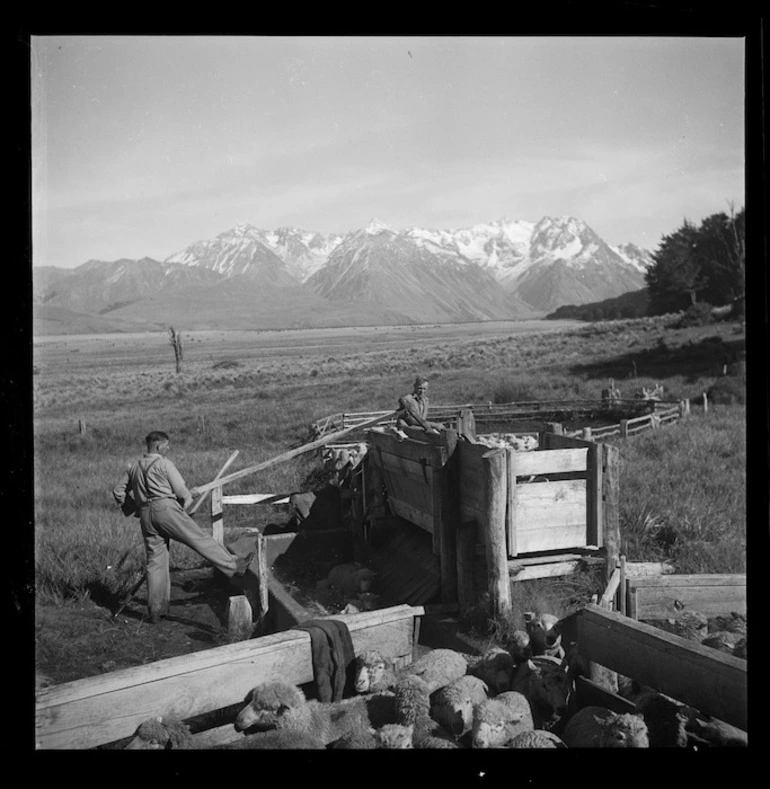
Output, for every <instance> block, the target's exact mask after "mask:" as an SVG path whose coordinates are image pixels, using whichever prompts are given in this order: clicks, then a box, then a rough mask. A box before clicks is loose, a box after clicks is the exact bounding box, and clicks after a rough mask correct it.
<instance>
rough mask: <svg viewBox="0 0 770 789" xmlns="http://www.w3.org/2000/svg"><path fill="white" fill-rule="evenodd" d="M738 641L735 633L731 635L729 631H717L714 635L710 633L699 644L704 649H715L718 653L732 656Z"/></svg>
mask: <svg viewBox="0 0 770 789" xmlns="http://www.w3.org/2000/svg"><path fill="white" fill-rule="evenodd" d="M739 640H740V639H739V637H738V635H737V634H736V633H731V632H730V631H729V630H718V631H717V632H716V633H711V635H709V636H706V638H704V639H703V641H701V644H702V645H703V646H704V647H711V648H712V649H717V650H719V651H720V652H726V653H727V654H728V655H732V654H733V653H734V651H735V645H736V643H737V642H738V641H739Z"/></svg>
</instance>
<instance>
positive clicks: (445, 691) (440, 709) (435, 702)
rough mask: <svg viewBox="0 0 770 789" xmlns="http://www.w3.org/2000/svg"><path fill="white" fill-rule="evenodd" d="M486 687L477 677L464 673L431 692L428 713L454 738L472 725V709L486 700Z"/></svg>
mask: <svg viewBox="0 0 770 789" xmlns="http://www.w3.org/2000/svg"><path fill="white" fill-rule="evenodd" d="M488 690H489V689H488V687H487V684H486V682H484V681H483V680H482V679H480V678H479V677H475V676H472V675H470V674H466V675H465V676H463V677H460V678H459V679H456V680H455V681H454V682H450V683H449V684H448V685H446V686H444V687H443V688H439V689H438V690H436V691H434V692H433V693H432V694H431V697H430V701H431V708H430V714H431V717H432V718H433V720H435V721H436V723H439V724H441V725H442V726H443V727H444V728H445V729H447V730H448V731H450V732H451V733H452V734H453V735H454V736H455V737H456V738H457V737H462V735H463V734H465V733H466V732H468V731H470V730H471V728H472V726H473V709H474V707H475V706H476V704H479V703H481V702H482V701H486V700H487V696H488Z"/></svg>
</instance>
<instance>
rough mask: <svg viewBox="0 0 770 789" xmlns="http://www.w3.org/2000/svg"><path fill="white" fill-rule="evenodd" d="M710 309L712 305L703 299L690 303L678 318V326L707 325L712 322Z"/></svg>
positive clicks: (684, 327)
mask: <svg viewBox="0 0 770 789" xmlns="http://www.w3.org/2000/svg"><path fill="white" fill-rule="evenodd" d="M712 309H713V308H712V306H711V305H710V304H708V303H707V302H705V301H699V302H697V303H696V304H692V305H691V306H689V307H688V308H687V309H686V310H685V313H684V315H682V317H681V319H680V320H679V328H680V329H687V328H689V327H691V326H708V325H709V324H710V323H713V322H714V315H713V314H712V312H711V310H712Z"/></svg>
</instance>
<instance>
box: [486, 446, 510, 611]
mask: <svg viewBox="0 0 770 789" xmlns="http://www.w3.org/2000/svg"><path fill="white" fill-rule="evenodd" d="M482 463H483V469H484V488H485V490H486V497H485V498H486V507H485V512H484V529H485V532H486V559H487V577H488V579H489V596H490V602H491V608H492V610H491V615H492V617H493V618H495V619H497V618H499V617H500V616H504V615H506V614H507V613H509V612H510V610H511V582H510V578H509V576H508V555H507V551H506V548H505V504H506V500H507V494H506V472H505V452H504V451H503V450H501V449H495V450H492V451H491V452H486V453H484V455H483V457H482Z"/></svg>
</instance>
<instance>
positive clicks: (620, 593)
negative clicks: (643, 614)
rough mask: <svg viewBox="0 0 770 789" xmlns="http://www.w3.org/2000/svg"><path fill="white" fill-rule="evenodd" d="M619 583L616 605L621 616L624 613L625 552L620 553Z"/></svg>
mask: <svg viewBox="0 0 770 789" xmlns="http://www.w3.org/2000/svg"><path fill="white" fill-rule="evenodd" d="M619 566H620V583H619V584H618V607H617V610H618V611H620V613H621V614H623V616H625V615H626V594H627V591H626V557H625V554H621V555H620V565H619Z"/></svg>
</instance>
